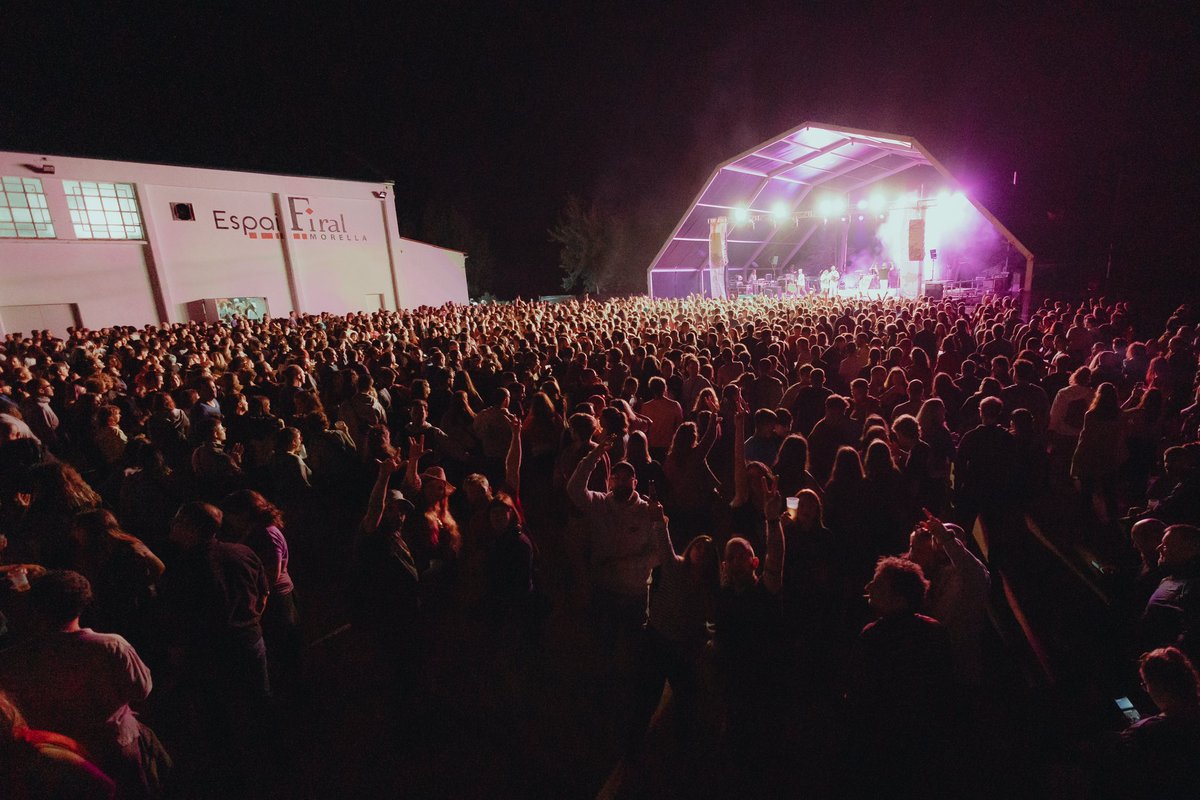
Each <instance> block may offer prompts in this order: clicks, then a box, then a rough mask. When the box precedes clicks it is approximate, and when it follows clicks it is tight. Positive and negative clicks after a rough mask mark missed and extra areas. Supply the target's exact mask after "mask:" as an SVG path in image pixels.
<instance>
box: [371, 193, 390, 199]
mask: <svg viewBox="0 0 1200 800" xmlns="http://www.w3.org/2000/svg"><path fill="white" fill-rule="evenodd" d="M371 194H373V195H375V197H376V198H377V199H379V200H387V192H371Z"/></svg>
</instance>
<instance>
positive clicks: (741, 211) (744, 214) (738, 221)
mask: <svg viewBox="0 0 1200 800" xmlns="http://www.w3.org/2000/svg"><path fill="white" fill-rule="evenodd" d="M732 216H733V224H734V225H742V224H744V223H746V222H748V221H749V220H750V209H748V208H746V207H744V206H737V207H736V208H734V209H733V214H732Z"/></svg>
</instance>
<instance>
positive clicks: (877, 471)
mask: <svg viewBox="0 0 1200 800" xmlns="http://www.w3.org/2000/svg"><path fill="white" fill-rule="evenodd" d="M863 471H864V473H865V481H864V495H863V498H862V499H863V500H864V501H867V500H869V502H867V503H866V512H867V514H866V520H867V528H868V531H869V532H870V536H871V539H872V544H873V547H874V550H875V552H874V554H875V555H877V556H883V555H896V554H897V553H902V552H904V550H905V549H906V548H907V547H908V533H909V531H910V530H911V528H912V524H913V523H914V522H916V519H917V515H916V511H917V509H916V507H915V503H914V499H913V496H912V492H911V491H910V489H909V487H908V484H907V482H906V481H905V480H904V476H903V474H901V472H900V470H899V469H897V468H896V462H895V461H894V460H893V459H892V450H891V448H890V447H889V446H888V443H887V441H886V440H880V441H874V442H871V444H870V446H868V447H867V457H866V459H864V461H863Z"/></svg>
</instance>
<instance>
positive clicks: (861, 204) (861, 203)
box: [855, 197, 867, 219]
mask: <svg viewBox="0 0 1200 800" xmlns="http://www.w3.org/2000/svg"><path fill="white" fill-rule="evenodd" d="M855 207H856V208H857V209H858V210H859V211H866V210H867V198H865V197H864V198H863V199H862V200H859V201H858V203H857V204H856V205H855ZM859 219H862V217H859Z"/></svg>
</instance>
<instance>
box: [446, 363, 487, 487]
mask: <svg viewBox="0 0 1200 800" xmlns="http://www.w3.org/2000/svg"><path fill="white" fill-rule="evenodd" d="M459 374H460V375H465V374H466V373H463V372H460V373H459ZM474 422H475V410H474V409H473V408H471V400H470V395H468V394H467V392H465V391H457V392H455V393H454V394H452V395H451V396H450V402H449V405H448V406H447V407H446V413H444V414H442V419H441V422H440V424H439V426H438V427H440V428H441V429H442V431H443V432H444V433H445V434H446V436H447V438H449V440H450V447H448V448H446V451H447V452H454V453H468V454H471V453H476V452H478V450H479V437H477V436H476V435H475V432H474V431H473V430H472V427H471V426H472V425H473V424H474ZM463 466H464V467H465V466H466V465H465V464H464V465H463Z"/></svg>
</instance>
